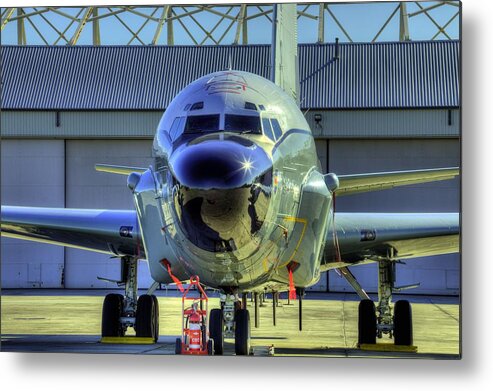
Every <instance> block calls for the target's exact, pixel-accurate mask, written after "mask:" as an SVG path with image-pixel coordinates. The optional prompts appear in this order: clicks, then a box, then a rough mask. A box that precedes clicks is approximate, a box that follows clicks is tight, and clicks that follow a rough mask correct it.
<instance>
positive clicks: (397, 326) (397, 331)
mask: <svg viewBox="0 0 493 391" xmlns="http://www.w3.org/2000/svg"><path fill="white" fill-rule="evenodd" d="M394 344H395V345H405V346H411V345H412V344H413V314H412V309H411V304H409V301H407V300H398V301H397V302H396V303H395V305H394Z"/></svg>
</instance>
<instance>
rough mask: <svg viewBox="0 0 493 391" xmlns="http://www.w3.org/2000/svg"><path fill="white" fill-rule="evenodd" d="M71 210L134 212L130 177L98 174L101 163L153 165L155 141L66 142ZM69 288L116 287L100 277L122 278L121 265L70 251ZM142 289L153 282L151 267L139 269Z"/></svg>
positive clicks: (107, 258) (142, 265)
mask: <svg viewBox="0 0 493 391" xmlns="http://www.w3.org/2000/svg"><path fill="white" fill-rule="evenodd" d="M66 143H67V146H66V154H67V161H66V165H67V175H66V177H67V180H66V205H67V208H87V209H134V206H133V201H132V197H131V193H130V190H129V189H128V188H127V177H126V176H125V175H115V174H108V173H102V172H97V171H95V169H94V165H95V164H97V163H106V164H118V165H127V166H136V167H148V166H149V165H150V164H151V163H152V159H151V148H152V140H128V139H127V140H66ZM65 251H66V260H65V286H66V287H67V288H114V287H115V285H114V284H113V283H108V282H105V281H101V280H98V279H97V277H98V276H99V277H104V278H110V279H115V280H117V279H119V278H120V262H119V260H118V259H114V258H113V259H112V258H111V257H110V256H109V255H105V254H99V253H93V252H89V251H84V250H77V249H73V248H67V249H66V250H65ZM138 273H139V276H138V280H139V287H140V288H147V287H149V286H150V285H151V283H152V280H151V277H150V275H149V271H148V267H147V264H146V263H145V262H144V261H142V262H140V264H139V270H138Z"/></svg>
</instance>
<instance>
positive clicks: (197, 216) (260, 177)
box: [170, 136, 272, 252]
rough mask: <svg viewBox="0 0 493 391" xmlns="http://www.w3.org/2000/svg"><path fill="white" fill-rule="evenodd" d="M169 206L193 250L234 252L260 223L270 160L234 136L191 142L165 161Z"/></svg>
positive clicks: (264, 211) (267, 196)
mask: <svg viewBox="0 0 493 391" xmlns="http://www.w3.org/2000/svg"><path fill="white" fill-rule="evenodd" d="M170 170H171V172H172V175H173V189H174V193H173V205H174V208H175V211H176V215H177V217H178V219H179V220H180V223H181V224H180V225H181V227H182V229H183V231H184V234H185V235H186V237H187V239H188V240H190V241H191V242H192V243H193V244H194V245H195V246H197V247H199V248H201V249H203V250H206V251H210V252H226V251H236V250H238V249H240V248H242V247H243V246H245V245H246V244H248V243H249V242H250V241H251V236H252V235H255V234H256V233H257V232H258V231H259V230H260V228H261V227H262V224H263V222H264V219H265V216H266V214H267V210H268V206H269V199H270V193H271V186H272V162H271V160H270V158H269V157H268V156H267V155H266V153H265V152H264V151H263V149H262V148H260V147H258V146H257V145H256V144H254V143H253V142H251V141H249V140H247V139H241V138H240V137H239V136H232V137H231V138H228V137H226V139H224V136H223V138H222V140H219V139H211V137H210V136H208V137H205V138H204V139H202V140H200V139H197V138H195V139H193V140H192V141H190V142H187V143H185V145H184V146H183V148H182V149H181V150H180V153H178V154H176V155H173V156H172V157H171V159H170Z"/></svg>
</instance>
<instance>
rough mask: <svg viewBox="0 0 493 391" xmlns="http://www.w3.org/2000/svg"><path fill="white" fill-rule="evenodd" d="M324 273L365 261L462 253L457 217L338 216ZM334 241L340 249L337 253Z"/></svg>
mask: <svg viewBox="0 0 493 391" xmlns="http://www.w3.org/2000/svg"><path fill="white" fill-rule="evenodd" d="M335 229H336V233H337V235H333V231H332V230H330V232H329V234H328V236H327V240H326V247H325V254H324V255H325V265H324V266H323V270H328V269H331V268H336V267H342V266H347V265H351V264H355V263H361V262H365V261H376V260H378V259H383V258H386V259H388V258H389V254H393V257H394V258H393V259H395V260H400V259H409V258H417V257H427V256H432V255H441V254H449V253H454V252H458V251H459V234H460V224H459V214H458V213H336V217H335ZM335 238H337V244H338V247H339V254H340V260H339V259H338V258H339V255H338V252H337V251H336V248H337V246H336V243H335V240H336V239H335Z"/></svg>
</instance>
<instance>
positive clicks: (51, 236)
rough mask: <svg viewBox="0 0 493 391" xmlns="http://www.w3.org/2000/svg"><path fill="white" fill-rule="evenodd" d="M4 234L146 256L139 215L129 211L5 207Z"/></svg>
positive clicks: (76, 246) (103, 251) (96, 249)
mask: <svg viewBox="0 0 493 391" xmlns="http://www.w3.org/2000/svg"><path fill="white" fill-rule="evenodd" d="M1 233H2V236H5V237H11V238H16V239H23V240H29V241H35V242H42V243H50V244H56V245H60V246H67V247H74V248H80V249H84V250H90V251H96V252H101V253H107V254H112V255H133V256H135V255H138V256H140V257H142V258H145V254H144V253H143V252H144V251H143V247H142V245H141V237H140V232H139V226H138V223H137V215H136V212H135V211H130V210H129V211H127V210H96V209H65V208H32V207H19V206H2V221H1Z"/></svg>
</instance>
